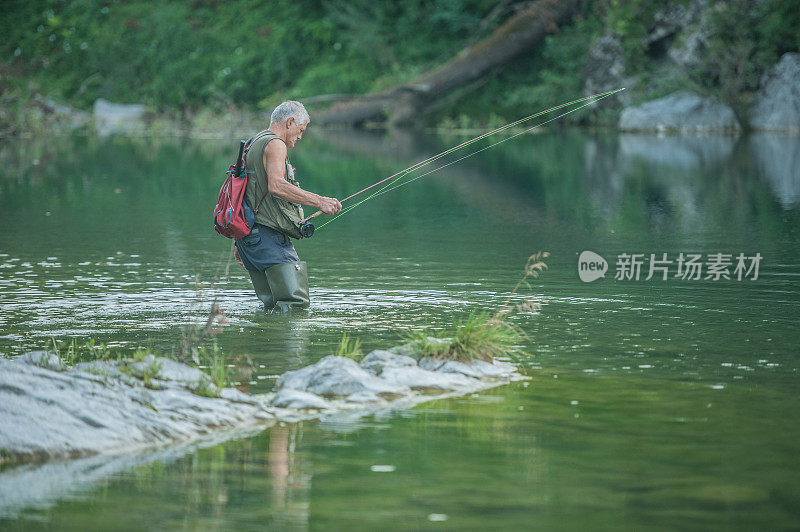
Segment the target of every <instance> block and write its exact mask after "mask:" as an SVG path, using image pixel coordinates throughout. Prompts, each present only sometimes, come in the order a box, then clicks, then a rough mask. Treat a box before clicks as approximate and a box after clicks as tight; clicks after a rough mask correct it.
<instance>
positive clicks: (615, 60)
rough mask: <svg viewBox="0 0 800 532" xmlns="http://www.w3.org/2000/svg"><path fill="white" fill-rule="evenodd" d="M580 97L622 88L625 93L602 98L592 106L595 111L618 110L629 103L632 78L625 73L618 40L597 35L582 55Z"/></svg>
mask: <svg viewBox="0 0 800 532" xmlns="http://www.w3.org/2000/svg"><path fill="white" fill-rule="evenodd" d="M584 76H585V78H586V81H585V82H584V87H583V94H584V96H590V95H592V94H598V93H601V92H604V91H611V90H616V89H619V88H622V87H625V88H627V89H628V90H625V91H622V92H619V93H617V94H615V95H613V96H609V97H608V98H604V99H602V100H600V101H599V102H597V103H596V104H593V106H597V107H611V108H615V109H616V108H619V107H621V106H623V105H627V104H629V103H630V97H631V90H630V89H631V88H632V87H633V86H634V85H635V81H634V79H633V78H631V77H630V76H628V75H627V74H626V72H625V55H624V51H623V49H622V44H621V43H620V40H619V38H618V37H616V36H615V35H610V34H606V35H601V36H600V37H598V38H596V39H595V40H594V42H593V43H592V45H591V47H590V48H589V51H588V53H587V54H586V65H585V66H584Z"/></svg>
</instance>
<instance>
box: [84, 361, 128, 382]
mask: <svg viewBox="0 0 800 532" xmlns="http://www.w3.org/2000/svg"><path fill="white" fill-rule="evenodd" d="M75 371H79V372H83V373H88V374H90V375H96V376H98V377H102V378H104V379H106V378H110V379H114V378H119V377H122V372H121V371H120V370H119V367H118V366H117V365H116V364H113V363H111V362H108V361H105V360H93V361H92V362H81V363H79V364H75Z"/></svg>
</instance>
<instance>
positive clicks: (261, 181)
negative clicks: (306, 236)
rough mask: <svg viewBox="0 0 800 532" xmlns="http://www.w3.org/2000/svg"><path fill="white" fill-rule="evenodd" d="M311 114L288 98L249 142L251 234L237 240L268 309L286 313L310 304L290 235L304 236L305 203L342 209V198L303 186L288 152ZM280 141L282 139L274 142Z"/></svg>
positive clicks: (247, 212) (247, 198)
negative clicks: (300, 184)
mask: <svg viewBox="0 0 800 532" xmlns="http://www.w3.org/2000/svg"><path fill="white" fill-rule="evenodd" d="M309 120H310V118H309V116H308V112H307V111H306V109H305V107H303V104H301V103H300V102H295V101H287V102H283V103H282V104H280V105H279V106H278V107H276V108H275V110H274V111H273V112H272V116H271V118H270V124H269V129H267V130H264V131H262V132H261V133H259V134H258V135H256V136H255V137H253V138H251V139H250V140H249V141H248V142H247V145H246V146H245V150H247V151H246V156H245V162H246V167H247V173H248V174H249V176H250V177H249V179H248V181H247V189H246V190H245V205H244V209H245V216H246V218H247V222H248V224H249V225H250V227H252V228H253V229H252V231H250V234H249V235H247V236H246V237H244V238H241V239H239V240H237V241H236V250H237V252H238V254H239V257H240V258H241V260H242V264H243V265H244V267H245V269H246V270H247V271H248V273H249V274H250V279H251V280H252V281H253V288H255V290H256V295H257V296H258V298H259V299H260V300H261V302H262V303H264V309H265V310H273V311H275V312H286V311H288V310H290V309H291V308H293V307H299V308H306V307H308V304H309V299H308V273H307V269H306V263H305V262H303V261H301V260H300V259H299V258H298V256H297V252H296V251H295V249H294V245H292V242H291V240H289V238H290V237H291V238H301V234H300V229H299V224H300V220H301V219H302V218H303V210H302V208H301V207H300V205H308V206H311V207H316V208H318V209H320V210H321V211H322V212H324V213H325V214H335V213H337V212H339V211H340V210H341V209H342V205H341V203H339V201H338V200H337V199H336V198H328V197H325V196H320V195H318V194H314V193H313V192H309V191H306V190H303V189H302V188H300V186H299V183H298V182H297V181H296V180H295V178H294V168H293V167H292V165H290V164H289V158H288V157H287V151H288V149H289V148H294V145H295V143H296V142H297V141H298V140H300V139H301V138H303V132H304V131H305V129H306V127H308V122H309ZM273 141H277V142H273Z"/></svg>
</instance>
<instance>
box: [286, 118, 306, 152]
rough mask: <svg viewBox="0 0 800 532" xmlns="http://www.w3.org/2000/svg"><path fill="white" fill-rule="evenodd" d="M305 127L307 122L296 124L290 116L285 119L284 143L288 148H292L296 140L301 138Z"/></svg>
mask: <svg viewBox="0 0 800 532" xmlns="http://www.w3.org/2000/svg"><path fill="white" fill-rule="evenodd" d="M306 127H308V122H305V123H303V124H297V123H296V122H295V121H294V118H290V119H289V120H287V121H286V131H287V133H288V138H287V139H286V140H287V142H286V143H287V145H288V146H289V147H290V148H294V145H295V144H296V143H297V141H298V140H300V139H301V138H303V132H304V131H305V130H306Z"/></svg>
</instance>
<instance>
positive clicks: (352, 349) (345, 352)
mask: <svg viewBox="0 0 800 532" xmlns="http://www.w3.org/2000/svg"><path fill="white" fill-rule="evenodd" d="M333 354H334V355H336V356H337V357H346V358H350V359H353V360H355V361H356V362H358V361H359V360H361V358H362V357H363V356H364V355H363V353H362V352H361V340H359V339H358V338H352V337H351V336H350V335H348V334H347V333H344V334H343V335H342V339H341V340H340V341H339V346H338V347H337V348H336V352H334V353H333Z"/></svg>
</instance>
